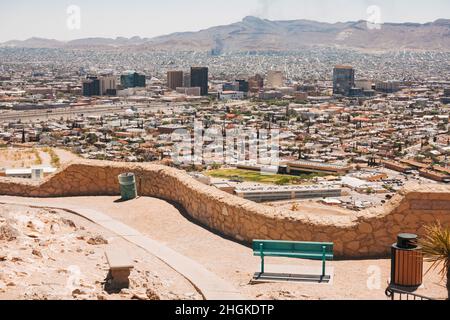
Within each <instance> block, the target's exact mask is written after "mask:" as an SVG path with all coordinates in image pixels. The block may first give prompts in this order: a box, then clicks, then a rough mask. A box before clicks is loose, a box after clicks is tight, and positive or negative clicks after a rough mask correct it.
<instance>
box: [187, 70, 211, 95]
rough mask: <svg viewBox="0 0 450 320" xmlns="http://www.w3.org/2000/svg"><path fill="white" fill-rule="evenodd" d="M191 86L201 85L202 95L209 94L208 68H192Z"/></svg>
mask: <svg viewBox="0 0 450 320" xmlns="http://www.w3.org/2000/svg"><path fill="white" fill-rule="evenodd" d="M191 87H200V89H201V95H202V96H207V95H208V68H206V67H192V68H191Z"/></svg>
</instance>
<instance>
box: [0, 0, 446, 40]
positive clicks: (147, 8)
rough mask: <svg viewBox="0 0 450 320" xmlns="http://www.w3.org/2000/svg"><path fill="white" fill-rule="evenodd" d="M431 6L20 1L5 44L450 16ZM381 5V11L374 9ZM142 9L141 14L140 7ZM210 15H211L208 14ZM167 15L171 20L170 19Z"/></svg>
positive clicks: (343, 0)
mask: <svg viewBox="0 0 450 320" xmlns="http://www.w3.org/2000/svg"><path fill="white" fill-rule="evenodd" d="M431 2H432V5H430V3H427V4H425V3H418V2H414V3H411V2H407V1H405V0H396V1H386V0H374V1H368V0H360V1H354V0H334V1H332V0H327V1H321V2H320V5H319V4H318V3H317V1H311V0H302V1H294V0H272V1H271V0H251V1H245V3H241V2H238V1H237V0H230V1H229V2H228V3H227V6H223V7H220V10H218V6H217V2H211V1H205V0H197V1H194V2H189V3H187V2H183V1H179V0H171V1H166V2H164V3H161V2H157V1H143V0H131V1H129V2H127V5H126V6H125V5H123V4H121V3H119V2H118V1H109V2H105V1H97V2H95V3H89V2H88V1H85V0H78V1H66V0H64V1H58V2H57V3H56V2H55V1H51V0H45V1H41V2H40V3H39V4H37V3H30V1H26V0H20V1H16V2H14V3H5V4H2V11H1V12H0V29H2V30H8V31H7V32H2V33H1V34H0V42H5V41H9V40H25V39H28V38H32V37H39V38H48V39H57V40H61V41H69V40H73V39H79V38H90V37H106V38H115V37H133V36H140V37H149V38H151V37H156V36H160V35H165V34H170V33H174V32H189V31H199V30H202V29H207V28H209V27H213V26H218V25H226V24H230V23H234V22H238V21H240V20H242V18H244V17H245V16H256V17H260V18H266V19H270V20H297V19H307V20H315V21H321V22H329V23H335V22H346V21H358V20H371V19H375V20H379V21H380V22H393V23H396V22H397V23H401V22H417V23H426V22H432V21H435V20H437V19H441V18H442V19H445V18H448V17H446V16H445V14H443V13H444V12H450V3H449V2H448V1H445V0H434V1H431ZM73 6H76V8H79V9H80V12H79V13H80V15H79V16H80V20H79V21H80V24H79V28H78V26H75V27H74V28H69V27H68V20H69V19H70V18H71V17H73V16H74V14H75V15H76V14H77V12H76V11H73V10H71V9H70V8H71V7H72V9H73ZM371 6H377V7H378V8H379V13H380V14H379V15H378V12H376V11H373V10H369V11H368V9H369V8H370V7H371ZM137 7H139V10H136V9H135V8H137ZM205 12H206V13H207V14H205ZM167 17H171V19H168V18H167Z"/></svg>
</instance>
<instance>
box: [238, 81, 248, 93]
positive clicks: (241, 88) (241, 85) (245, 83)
mask: <svg viewBox="0 0 450 320" xmlns="http://www.w3.org/2000/svg"><path fill="white" fill-rule="evenodd" d="M236 82H237V83H239V90H238V91H242V92H248V91H249V89H250V86H249V82H248V81H246V80H236Z"/></svg>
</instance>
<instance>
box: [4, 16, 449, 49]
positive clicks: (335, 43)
mask: <svg viewBox="0 0 450 320" xmlns="http://www.w3.org/2000/svg"><path fill="white" fill-rule="evenodd" d="M379 27H380V28H369V26H368V23H367V22H366V21H356V22H338V23H324V22H317V21H310V20H289V21H271V20H267V19H260V18H256V17H252V16H249V17H246V18H244V19H243V20H242V21H240V22H236V23H233V24H229V25H224V26H216V27H211V28H208V29H205V30H200V31H197V32H177V33H173V34H169V35H164V36H159V37H155V38H140V37H133V38H124V37H118V38H115V39H111V38H86V39H78V40H72V41H67V42H63V41H58V40H52V39H42V38H31V39H28V40H24V41H17V40H13V41H8V42H5V43H2V44H0V47H20V48H72V49H86V48H97V49H114V48H120V49H128V48H130V49H131V48H132V49H134V50H171V51H178V50H180V51H181V50H186V51H208V50H214V51H215V52H217V53H220V52H228V51H261V50H263V51H268V50H274V51H291V50H299V49H303V48H308V47H313V46H320V47H339V48H353V49H365V50H401V49H411V50H436V51H438V50H439V51H450V19H439V20H436V21H434V22H429V23H425V24H420V23H385V24H382V25H380V26H379Z"/></svg>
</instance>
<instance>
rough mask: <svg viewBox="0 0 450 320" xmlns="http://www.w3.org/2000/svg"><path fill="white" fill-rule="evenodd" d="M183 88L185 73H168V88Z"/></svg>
mask: <svg viewBox="0 0 450 320" xmlns="http://www.w3.org/2000/svg"><path fill="white" fill-rule="evenodd" d="M182 86H183V71H169V72H167V87H168V88H170V89H172V90H176V89H177V88H180V87H182Z"/></svg>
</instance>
